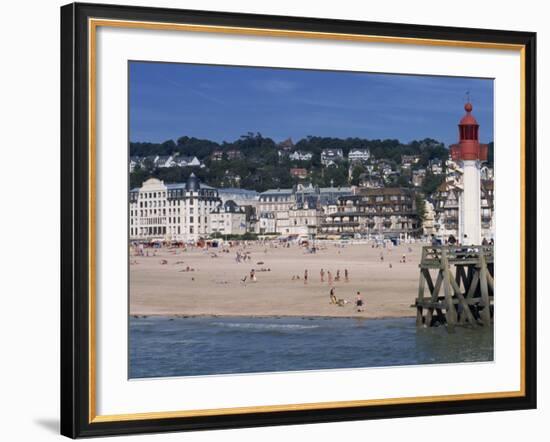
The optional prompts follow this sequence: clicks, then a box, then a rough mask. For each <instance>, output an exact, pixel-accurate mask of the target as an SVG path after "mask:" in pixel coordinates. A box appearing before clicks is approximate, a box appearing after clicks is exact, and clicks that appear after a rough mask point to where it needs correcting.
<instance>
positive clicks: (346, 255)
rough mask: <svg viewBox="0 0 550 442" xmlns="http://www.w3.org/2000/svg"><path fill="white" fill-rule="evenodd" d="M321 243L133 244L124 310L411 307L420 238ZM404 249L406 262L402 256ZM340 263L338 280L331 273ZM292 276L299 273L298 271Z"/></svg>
mask: <svg viewBox="0 0 550 442" xmlns="http://www.w3.org/2000/svg"><path fill="white" fill-rule="evenodd" d="M320 247H321V249H320V250H318V251H317V253H315V254H311V253H308V252H307V249H305V248H303V247H300V246H298V245H296V244H292V245H291V246H290V247H289V248H287V247H283V246H281V245H278V246H274V245H273V244H260V243H255V242H252V243H249V244H248V246H246V247H243V246H242V245H241V246H239V247H232V248H228V250H229V252H228V253H224V252H221V251H220V249H216V248H210V249H209V250H208V251H207V250H203V249H200V248H192V249H190V248H188V249H187V250H183V249H168V248H161V249H155V250H154V249H146V251H147V252H148V253H149V255H150V256H134V254H133V253H132V251H131V252H130V314H131V315H189V316H196V315H227V316H241V315H242V316H332V317H365V318H384V317H404V316H414V315H415V311H414V309H412V308H411V307H410V305H411V304H412V303H413V301H414V298H415V296H416V293H417V290H418V263H419V260H420V253H421V248H422V244H419V243H417V244H403V245H400V246H393V247H391V248H373V247H372V245H371V244H347V245H345V246H341V245H335V244H333V243H327V244H326V245H321V246H320ZM237 251H239V252H240V253H241V254H244V253H247V254H248V255H249V256H250V257H251V259H247V260H246V261H244V262H242V261H241V262H237V260H236V254H237ZM403 254H405V256H406V263H402V262H400V260H401V258H402V257H403ZM381 256H383V258H384V259H383V260H381ZM390 264H391V266H390ZM321 268H322V269H324V272H325V275H324V282H321V277H320V271H321ZM187 269H189V270H187ZM191 269H192V270H191ZM251 269H255V274H256V281H250V271H251ZM262 269H264V271H261V270H262ZM268 269H269V271H268ZM306 269H307V270H308V281H307V283H306V282H305V281H304V271H305V270H306ZM345 269H347V270H348V275H349V277H348V281H346V280H345V276H344V274H345ZM338 270H340V280H339V281H334V279H336V275H337V271H338ZM328 271H330V272H331V274H332V278H333V283H332V286H331V285H329V283H328ZM293 276H294V277H295V279H294V280H293ZM298 276H299V278H300V279H296V277H298ZM245 277H246V280H245ZM331 287H335V296H336V298H338V299H343V300H345V303H344V305H343V306H338V305H335V304H331V303H330V296H329V293H330V289H331ZM357 291H359V292H361V296H362V298H363V302H364V311H363V312H358V311H357V308H356V306H355V299H356V293H357Z"/></svg>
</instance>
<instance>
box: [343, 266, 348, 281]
mask: <svg viewBox="0 0 550 442" xmlns="http://www.w3.org/2000/svg"><path fill="white" fill-rule="evenodd" d="M344 280H345V281H346V282H349V273H348V269H344Z"/></svg>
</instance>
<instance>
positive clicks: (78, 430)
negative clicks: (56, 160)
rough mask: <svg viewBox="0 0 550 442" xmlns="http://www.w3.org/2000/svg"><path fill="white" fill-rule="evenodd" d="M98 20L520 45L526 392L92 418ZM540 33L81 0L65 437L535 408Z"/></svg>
mask: <svg viewBox="0 0 550 442" xmlns="http://www.w3.org/2000/svg"><path fill="white" fill-rule="evenodd" d="M89 18H105V19H116V20H132V21H147V22H160V23H187V24H200V25H212V26H232V27H243V28H256V29H280V30H292V31H306V32H315V33H344V34H356V35H375V36H389V37H399V38H414V39H431V40H451V41H455V42H479V43H498V44H511V45H521V46H523V48H524V49H523V50H524V81H525V95H524V108H525V109H524V112H525V113H524V115H525V127H524V134H525V138H524V144H525V152H524V160H525V161H524V165H525V168H524V170H523V174H524V192H525V193H524V210H525V212H524V214H523V215H524V217H523V219H524V223H525V225H524V238H523V241H524V243H525V253H524V256H523V259H524V270H525V271H524V275H523V278H524V280H523V281H522V284H523V287H524V292H525V303H524V306H525V310H524V312H525V317H524V321H525V328H524V330H525V333H524V338H525V341H524V373H525V379H524V381H525V383H524V393H525V394H524V395H523V396H518V397H504V398H503V397H496V398H482V399H471V400H470V399H469V400H454V401H438V402H421V403H412V402H411V403H401V404H389V405H370V406H365V407H347V408H346V407H339V408H324V409H319V410H294V411H293V410H288V411H275V412H255V413H254V412H253V413H246V414H227V415H217V416H198V417H172V418H170V417H168V418H151V419H140V420H120V421H109V422H93V421H92V420H91V419H90V406H91V404H90V400H91V398H90V374H89V370H88V367H89V364H90V359H89V358H90V352H89V350H90V339H89V333H90V304H89V300H90V298H89V296H90V293H89V286H90V284H89V283H90V279H89V278H90V272H89V268H90V259H89V256H90V242H89V236H88V231H89V227H90V223H91V219H90V213H89V201H90V185H89V166H90V164H89V158H88V149H87V146H88V141H89V139H90V136H91V134H90V131H89V127H88V121H89V104H90V103H89V100H88V96H89V78H88V68H89V65H88V63H89V61H88V60H89V45H88V43H89V41H88V38H89V27H88V19H89ZM536 194H537V185H536V34H535V33H531V32H512V31H502V30H489V29H468V28H449V27H439V26H423V25H408V24H394V23H376V22H359V21H347V20H329V19H314V18H302V17H284V16H267V15H252V14H241V13H238V14H237V13H225V12H208V11H194V10H179V9H166V8H148V7H128V6H117V5H96V4H79V3H73V4H69V5H66V6H63V7H62V8H61V434H63V435H65V436H68V437H71V438H77V437H88V436H105V435H116V434H136V433H150V432H167V431H183V430H204V429H222V428H242V427H253V426H268V425H288V424H301V423H315V422H337V421H349V420H360V419H378V418H394V417H406V416H427V415H439V414H454V413H476V412H484V411H498V410H518V409H530V408H536V386H537V380H536V379H537V378H536V290H537V287H536V261H537V256H536V244H537V234H536Z"/></svg>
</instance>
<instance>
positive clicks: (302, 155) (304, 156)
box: [288, 150, 313, 161]
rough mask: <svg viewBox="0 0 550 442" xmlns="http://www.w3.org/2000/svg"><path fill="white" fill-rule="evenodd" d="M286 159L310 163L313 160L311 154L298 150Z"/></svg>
mask: <svg viewBox="0 0 550 442" xmlns="http://www.w3.org/2000/svg"><path fill="white" fill-rule="evenodd" d="M288 157H289V158H290V159H291V160H293V161H310V160H311V159H312V158H313V154H312V153H311V152H302V151H300V150H296V151H294V152H292V153H291V154H290V155H289V156H288Z"/></svg>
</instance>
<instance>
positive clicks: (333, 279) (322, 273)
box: [319, 268, 349, 285]
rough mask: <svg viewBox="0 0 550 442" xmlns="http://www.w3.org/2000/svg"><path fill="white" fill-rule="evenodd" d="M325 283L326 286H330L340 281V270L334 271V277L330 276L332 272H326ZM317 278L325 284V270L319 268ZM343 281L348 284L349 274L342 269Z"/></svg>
mask: <svg viewBox="0 0 550 442" xmlns="http://www.w3.org/2000/svg"><path fill="white" fill-rule="evenodd" d="M326 275H327V282H328V285H332V284H333V283H334V282H339V281H341V276H340V269H338V270H336V276H334V277H333V276H332V272H331V271H330V270H327V272H326ZM319 276H320V277H321V282H325V270H324V269H323V268H321V271H320V272H319ZM344 281H345V282H349V272H348V269H344Z"/></svg>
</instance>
